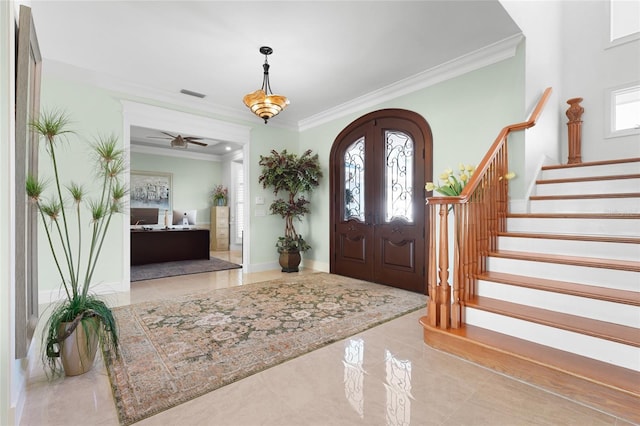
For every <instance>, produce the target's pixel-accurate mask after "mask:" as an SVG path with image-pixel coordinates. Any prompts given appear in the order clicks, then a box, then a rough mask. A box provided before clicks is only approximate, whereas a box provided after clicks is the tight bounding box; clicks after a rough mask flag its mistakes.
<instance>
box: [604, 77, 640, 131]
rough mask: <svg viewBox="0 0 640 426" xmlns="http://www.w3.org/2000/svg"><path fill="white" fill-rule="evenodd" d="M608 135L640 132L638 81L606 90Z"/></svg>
mask: <svg viewBox="0 0 640 426" xmlns="http://www.w3.org/2000/svg"><path fill="white" fill-rule="evenodd" d="M607 101H608V103H609V105H608V108H607V111H610V114H611V115H610V118H609V120H608V124H609V132H608V136H610V137H612V136H626V135H631V134H636V133H640V82H636V83H633V84H630V85H626V86H624V87H618V88H614V89H610V90H608V96H607Z"/></svg>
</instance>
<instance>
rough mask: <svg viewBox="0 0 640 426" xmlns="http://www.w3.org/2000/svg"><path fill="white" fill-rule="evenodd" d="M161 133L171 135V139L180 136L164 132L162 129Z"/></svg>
mask: <svg viewBox="0 0 640 426" xmlns="http://www.w3.org/2000/svg"><path fill="white" fill-rule="evenodd" d="M160 133H162V134H165V135H167V136H169V137H171V139H175V138H177V137H178V136H176V135H172V134H171V133H167V132H162V131H161V132H160Z"/></svg>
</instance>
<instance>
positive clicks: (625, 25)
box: [609, 0, 640, 44]
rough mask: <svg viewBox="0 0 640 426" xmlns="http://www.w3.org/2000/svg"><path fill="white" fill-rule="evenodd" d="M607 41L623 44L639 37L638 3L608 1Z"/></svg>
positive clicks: (618, 0) (639, 17) (633, 1)
mask: <svg viewBox="0 0 640 426" xmlns="http://www.w3.org/2000/svg"><path fill="white" fill-rule="evenodd" d="M609 16H610V19H609V28H610V29H609V41H610V42H611V43H614V44H615V43H620V42H622V43H624V42H626V41H629V40H634V39H636V38H638V37H639V36H640V1H638V0H610V1H609Z"/></svg>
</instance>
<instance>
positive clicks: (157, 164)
mask: <svg viewBox="0 0 640 426" xmlns="http://www.w3.org/2000/svg"><path fill="white" fill-rule="evenodd" d="M221 164H222V163H221V162H219V161H204V160H195V159H188V158H180V157H166V156H163V155H153V154H141V153H137V152H132V153H131V156H130V169H131V170H133V171H147V172H163V173H171V174H172V179H171V183H172V185H171V186H172V192H171V194H172V197H173V200H172V206H173V209H174V210H194V209H195V210H198V213H197V217H196V222H197V224H203V225H204V224H208V223H209V219H210V215H209V213H210V207H211V203H210V200H209V197H210V196H209V193H210V192H211V191H212V190H213V187H214V186H215V185H218V184H221V183H222V166H221ZM161 213H162V212H161ZM169 213H171V212H169ZM161 217H162V216H161ZM160 224H162V222H160Z"/></svg>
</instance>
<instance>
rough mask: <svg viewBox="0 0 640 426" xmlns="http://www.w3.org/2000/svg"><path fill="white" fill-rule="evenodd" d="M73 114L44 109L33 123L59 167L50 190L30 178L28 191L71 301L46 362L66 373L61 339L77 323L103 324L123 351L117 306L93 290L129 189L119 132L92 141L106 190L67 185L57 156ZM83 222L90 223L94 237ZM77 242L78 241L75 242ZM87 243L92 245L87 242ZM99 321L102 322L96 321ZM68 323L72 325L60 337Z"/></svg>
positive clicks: (46, 349) (53, 325)
mask: <svg viewBox="0 0 640 426" xmlns="http://www.w3.org/2000/svg"><path fill="white" fill-rule="evenodd" d="M69 124H70V121H69V118H68V117H67V115H66V114H65V113H64V112H61V111H53V112H43V113H42V114H41V115H40V117H39V118H38V119H37V120H35V121H33V122H31V123H30V125H31V128H32V129H33V130H34V131H35V132H36V133H37V134H38V135H39V136H40V138H41V139H42V140H43V141H44V143H45V149H46V151H47V153H48V154H49V159H50V160H51V166H52V169H53V188H52V190H51V191H49V194H47V195H45V191H47V186H48V185H47V182H46V181H44V180H39V179H36V178H34V177H33V176H29V177H28V178H27V184H26V191H27V195H28V197H29V199H30V200H31V201H32V202H33V203H34V204H35V205H36V207H37V210H38V212H39V214H40V217H41V218H42V222H43V225H44V231H45V234H46V237H47V241H48V243H49V248H50V250H51V254H52V256H53V261H54V263H55V266H56V268H57V271H58V278H59V279H60V281H61V285H62V287H63V288H64V291H65V294H66V299H64V300H63V301H61V302H59V303H57V304H56V305H54V307H53V310H52V312H51V315H50V316H49V318H48V320H47V323H46V325H45V328H44V330H45V332H44V335H43V344H42V347H43V355H42V357H43V361H45V366H46V367H48V369H49V370H50V371H51V372H52V373H57V372H61V371H62V370H61V365H60V363H59V362H58V357H59V354H60V343H61V342H62V341H63V340H64V338H66V337H68V336H69V335H70V334H71V333H72V332H73V331H74V330H75V328H76V327H77V326H79V325H81V326H82V327H83V328H85V330H88V329H89V328H90V327H97V330H96V331H97V332H98V336H99V337H100V340H101V342H102V344H103V345H105V347H106V348H108V349H110V350H113V351H114V352H115V353H116V354H117V353H118V332H117V327H116V322H115V319H114V317H113V313H112V312H111V309H109V308H108V307H107V306H106V304H105V303H104V301H102V300H100V299H99V298H98V297H97V296H95V295H94V294H92V293H90V288H91V284H92V280H93V275H94V272H95V270H96V266H97V265H98V260H99V259H100V254H101V251H102V247H103V244H104V241H105V239H106V236H107V230H108V229H109V225H110V224H111V220H112V219H113V217H114V215H116V214H118V213H122V211H123V199H124V196H125V195H126V189H125V186H124V183H123V174H124V170H125V162H124V157H123V151H122V150H120V149H118V140H117V138H116V137H114V136H108V137H98V138H97V140H96V141H95V142H94V143H93V144H92V146H91V148H92V151H93V160H94V161H95V164H96V169H95V171H96V175H97V176H96V177H97V181H98V182H100V188H99V190H98V191H97V194H95V195H96V196H95V197H94V198H89V197H88V191H87V190H86V189H85V188H84V187H83V186H82V185H80V184H77V183H75V182H69V183H68V184H63V182H62V179H61V177H60V172H61V170H60V168H59V164H58V157H57V148H58V147H57V145H58V144H59V143H60V142H61V139H63V138H65V137H66V136H67V135H68V134H71V133H74V132H73V131H71V130H70V129H69ZM83 220H85V221H88V223H89V227H88V229H89V233H88V234H89V235H86V234H85V233H84V232H83V231H86V229H87V228H86V227H84V226H83ZM72 241H75V243H72ZM85 243H87V245H86V246H85V245H83V244H85ZM96 320H97V321H96ZM62 323H71V326H70V327H67V331H66V333H65V334H63V335H60V326H61V324H62Z"/></svg>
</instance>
